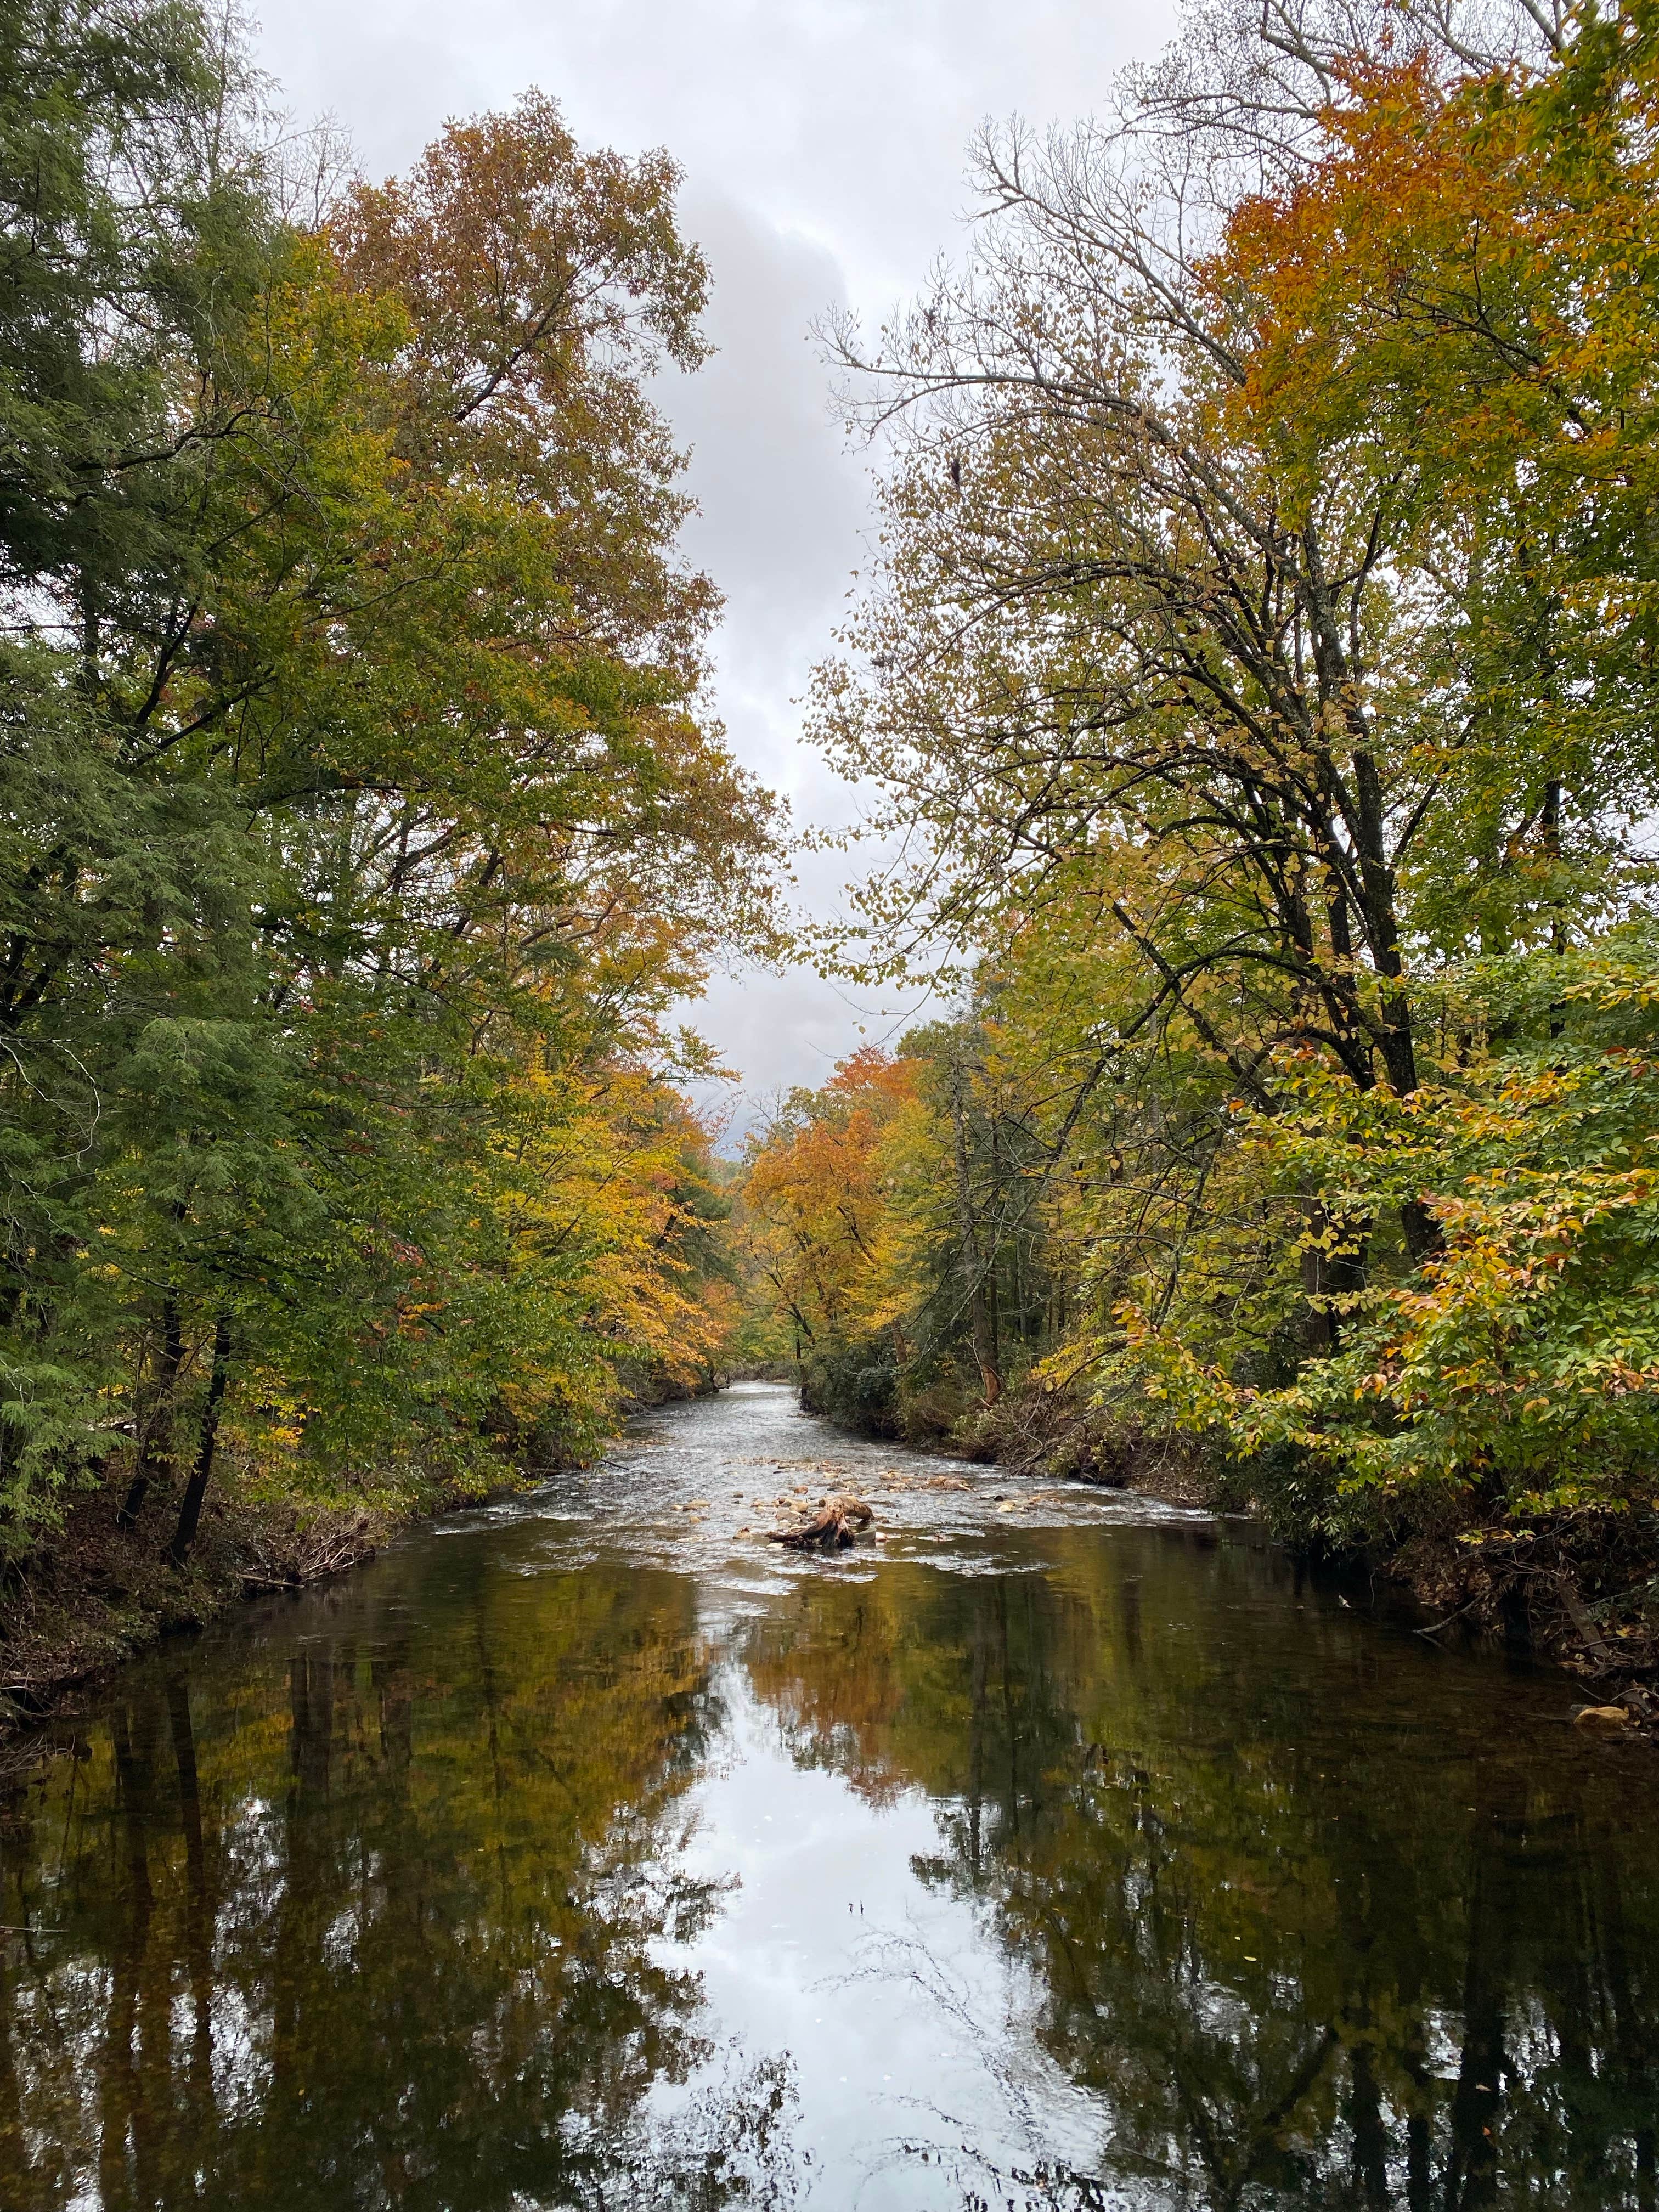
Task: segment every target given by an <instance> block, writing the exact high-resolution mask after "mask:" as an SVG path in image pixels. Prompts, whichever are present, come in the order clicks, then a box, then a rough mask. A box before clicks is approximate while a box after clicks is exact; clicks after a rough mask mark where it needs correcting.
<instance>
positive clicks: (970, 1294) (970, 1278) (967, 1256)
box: [951, 1061, 1002, 1406]
mask: <svg viewBox="0 0 1659 2212" xmlns="http://www.w3.org/2000/svg"><path fill="white" fill-rule="evenodd" d="M951 1126H952V1128H953V1129H954V1131H955V1135H956V1164H957V1248H958V1255H957V1256H958V1261H959V1263H960V1266H961V1269H962V1279H963V1290H964V1291H965V1293H966V1296H967V1300H968V1328H969V1336H970V1337H971V1339H972V1342H973V1346H974V1364H975V1366H976V1367H977V1368H978V1369H979V1382H980V1388H981V1390H982V1391H983V1392H984V1393H985V1402H986V1404H987V1406H994V1405H995V1403H996V1401H997V1400H998V1399H999V1398H1000V1396H1001V1395H1002V1376H1001V1373H1000V1370H999V1369H998V1366H997V1340H996V1316H995V1314H994V1310H993V1309H992V1306H991V1304H990V1301H989V1300H988V1299H987V1297H986V1284H985V1270H984V1268H983V1267H981V1264H980V1256H979V1237H978V1234H977V1231H976V1229H975V1222H974V1193H973V1185H972V1182H970V1180H969V1174H968V1106H967V1101H966V1098H965V1097H964V1095H963V1079H962V1067H961V1063H960V1062H959V1061H958V1062H957V1063H956V1064H955V1065H954V1066H952V1068H951Z"/></svg>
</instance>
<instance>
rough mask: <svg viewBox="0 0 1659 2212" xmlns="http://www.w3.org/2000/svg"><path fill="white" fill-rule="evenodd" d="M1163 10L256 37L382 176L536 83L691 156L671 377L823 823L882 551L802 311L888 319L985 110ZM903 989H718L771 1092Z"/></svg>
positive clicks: (938, 240)
mask: <svg viewBox="0 0 1659 2212" xmlns="http://www.w3.org/2000/svg"><path fill="white" fill-rule="evenodd" d="M1170 24H1171V10H1170V6H1169V5H1168V4H1167V0H1109V4H1108V5H1106V6H1101V5H1098V4H1091V0H579V4H576V5H568V4H567V5H564V6H559V5H556V4H550V0H465V4H457V0H266V4H265V10H264V24H263V29H262V32H261V36H260V44H261V48H262V52H263V56H264V62H265V64H266V66H267V67H268V68H269V69H270V71H271V72H272V74H273V75H274V76H276V77H277V78H278V79H279V80H280V82H281V83H282V85H283V88H284V90H285V94H286V99H287V101H288V103H289V104H291V106H293V108H294V110H295V114H296V116H297V117H298V118H299V119H301V120H304V121H309V120H311V119H313V118H314V117H316V116H318V115H319V114H322V113H325V112H327V113H331V114H332V115H334V116H335V117H337V119H338V120H339V122H340V123H341V124H342V125H343V126H344V127H345V129H346V131H348V133H349V136H350V137H351V139H352V141H353V143H354V144H355V145H356V149H357V150H358V153H359V155H360V156H361V159H362V163H363V166H364V167H365V168H366V169H367V170H368V173H370V174H371V175H375V176H380V175H385V174H388V173H391V172H392V171H394V170H398V169H402V168H404V167H407V166H408V164H409V163H410V161H411V160H412V159H413V158H414V156H415V155H416V154H417V153H418V152H419V150H420V149H421V148H422V146H423V145H424V144H425V143H427V141H428V139H429V138H431V137H433V136H434V135H435V132H436V131H437V130H438V129H439V127H440V126H441V124H442V123H443V122H444V121H445V120H446V118H448V117H450V116H457V115H465V114H469V113H472V112H476V111H477V110H478V109H480V108H485V107H492V106H503V105H505V104H507V103H508V102H510V101H511V100H512V99H513V96H514V95H515V94H517V93H519V92H520V91H522V90H523V89H524V88H526V86H528V85H532V84H533V85H538V86H539V87H540V88H541V89H542V90H543V91H544V92H547V93H550V94H553V95H554V96H555V97H556V99H557V100H560V101H561V102H562V106H563V107H564V111H565V116H566V119H567V121H568V123H569V124H570V125H571V127H572V128H573V130H574V131H575V132H576V134H577V136H578V137H579V138H580V139H581V140H582V141H583V142H584V143H588V144H606V145H611V146H615V147H617V148H619V149H622V150H623V151H625V152H629V153H636V152H638V151H640V150H641V149H644V148H646V147H649V146H659V145H661V146H666V147H667V148H669V149H670V150H671V152H672V153H673V154H674V155H675V156H676V157H677V158H678V161H680V162H681V163H682V164H683V166H684V169H685V172H686V183H685V188H684V197H683V203H682V205H683V212H684V226H685V228H686V229H687V231H688V232H689V233H690V235H691V236H693V237H694V238H696V240H698V242H699V244H700V245H701V246H702V248H703V250H704V252H706V253H707V255H708V260H709V264H710V266H711V269H712V271H713V277H714V288H713V297H712V301H711V305H710V311H709V314H708V325H707V327H708V336H709V337H710V338H711V339H712V341H713V343H714V345H715V346H716V347H717V348H718V349H719V350H718V352H717V353H716V355H715V356H714V360H713V361H712V362H709V364H708V367H707V368H704V369H702V371H700V372H699V374H697V375H696V376H695V377H692V378H681V377H678V376H671V377H670V378H669V379H667V380H666V381H665V383H664V385H663V386H661V387H660V390H659V397H660V398H662V400H663V401H664V402H665V404H666V406H667V408H668V410H669V412H670V413H671V416H672V418H673V420H674V422H675V423H676V425H677V426H678V429H679V432H680V434H681V435H682V437H683V439H684V441H685V442H686V443H688V444H689V445H690V447H691V448H692V462H691V489H692V490H693V491H694V492H695V494H696V498H697V500H698V502H699V506H700V508H701V512H700V513H699V514H698V515H697V517H696V520H694V522H693V523H692V524H691V525H690V527H689V529H688V531H687V533H686V541H685V544H686V550H687V552H688V554H689V555H690V557H691V558H692V559H693V560H694V561H696V562H697V563H698V564H699V565H700V566H701V567H702V568H706V569H707V570H708V572H709V574H711V575H712V576H713V577H714V580H715V581H716V582H717V583H718V584H719V585H720V588H721V589H722V591H723V592H725V594H726V619H725V623H724V625H723V628H722V630H721V633H720V639H719V641H718V644H717V647H716V663H717V668H716V687H717V702H718V707H719V711H720V715H721V717H722V719H723V720H724V721H725V723H726V728H727V732H728V734H729V737H730V740H731V743H732V745H733V747H734V749H735V750H737V752H738V755H739V757H741V758H742V759H743V760H744V762H745V763H747V764H748V765H749V766H750V767H751V768H752V769H755V770H756V771H757V773H758V774H759V775H761V776H762V777H763V779H764V780H765V781H767V782H768V783H769V784H770V785H771V786H772V787H774V788H775V789H777V790H781V791H783V792H784V793H787V795H788V797H789V799H790V801H791V804H792V805H793V808H794V811H795V814H796V817H797V819H798V820H799V821H802V822H805V823H814V822H823V821H825V820H835V821H841V820H843V819H845V818H846V816H847V813H848V803H849V802H848V794H847V793H846V792H845V790H844V788H843V787H841V786H839V785H837V784H836V782H835V781H834V779H833V778H831V777H829V775H827V774H826V773H825V771H824V770H823V767H822V766H821V764H819V763H817V761H816V760H815V758H814V757H813V756H812V754H811V752H810V750H808V749H807V748H806V747H805V746H804V745H803V744H801V743H800V742H799V725H800V714H799V708H798V706H797V705H796V704H795V702H796V701H798V700H799V697H800V696H801V695H802V693H803V691H804V690H805V684H806V680H807V675H808V671H810V669H811V665H812V663H813V662H814V660H816V659H817V658H819V656H820V655H821V654H822V653H823V652H824V650H825V648H826V647H827V646H828V644H829V634H830V631H831V629H833V627H834V625H835V623H836V621H837V619H838V618H839V616H840V614H841V611H842V606H843V604H844V600H845V596H846V593H847V591H848V585H849V582H850V579H851V575H852V572H853V570H854V568H856V567H857V566H858V565H859V563H860V558H861V555H862V535H861V533H862V532H863V530H864V527H865V520H866V461H865V459H864V457H863V456H862V455H861V454H860V453H859V452H858V451H857V450H856V449H855V448H850V447H848V445H847V443H846V441H845V440H844V439H843V436H842V433H841V431H840V429H839V428H837V427H836V424H835V423H834V422H833V421H832V419H831V417H830V414H829V408H828V405H827V399H828V391H829V377H828V374H827V373H826V371H825V369H824V368H823V365H822V363H821V362H820V361H819V360H818V358H817V352H816V349H815V348H814V347H813V345H812V344H811V342H810V340H809V338H808V335H807V331H808V325H809V324H811V322H812V320H813V319H815V318H816V317H817V316H820V315H822V314H823V313H824V312H825V311H826V310H827V309H829V308H831V307H841V306H850V307H853V308H854V310H855V311H856V312H857V313H858V314H859V315H860V317H861V319H863V321H864V323H865V326H866V329H873V328H874V326H875V325H877V324H878V323H879V321H880V320H881V319H882V318H883V316H884V314H885V313H888V312H889V311H890V308H891V307H893V306H894V305H895V303H896V301H899V300H901V299H902V298H903V297H904V296H906V295H908V293H910V292H911V291H913V290H914V289H915V288H916V287H917V286H918V285H919V283H921V280H922V278H923V276H925V275H926V272H927V269H928V267H929V265H930V264H932V263H933V261H934V260H935V259H936V258H938V257H939V255H940V254H941V253H944V254H947V255H954V254H955V253H957V252H958V251H959V249H960V245H961V240H962V235H963V233H962V220H961V218H962V213H963V208H964V206H965V204H966V195H965V191H964V186H963V156H964V150H965V149H966V146H967V143H968V141H969V137H970V136H971V135H972V133H973V131H975V128H976V126H977V125H979V124H980V123H981V121H982V120H983V119H984V118H986V117H987V116H993V117H996V118H1006V117H1007V116H1009V115H1012V114H1015V113H1018V114H1020V115H1023V116H1024V117H1025V118H1027V119H1028V120H1029V121H1030V122H1033V123H1036V124H1042V123H1047V122H1048V121H1050V120H1060V121H1069V120H1071V119H1072V118H1074V117H1077V116H1079V115H1081V114H1084V113H1086V112H1089V110H1090V109H1091V108H1093V107H1096V106H1100V105H1102V104H1103V100H1104V97H1105V94H1106V90H1107V88H1108V85H1109V80H1110V78H1111V76H1112V74H1113V72H1114V71H1115V70H1116V69H1118V68H1119V67H1120V66H1121V64H1123V63H1124V62H1126V61H1128V60H1132V59H1137V58H1145V57H1149V56H1150V55H1151V54H1152V53H1153V52H1156V50H1157V49H1158V46H1160V45H1161V44H1162V43H1163V41H1164V39H1165V38H1166V37H1167V36H1168V34H1169V31H1170ZM825 866H826V864H822V863H821V864H819V866H817V868H815V869H814V870H813V871H812V872H811V874H810V875H809V876H808V877H806V878H805V892H806V894H807V896H809V898H810V899H811V902H813V903H814V904H815V905H817V907H819V908H823V906H824V905H825V904H826V903H827V902H830V901H832V900H833V899H834V897H835V896H836V886H837V884H838V881H839V878H840V876H841V875H842V874H844V873H845V872H846V871H845V867H844V866H841V867H836V868H830V869H829V872H825ZM914 1005H915V1002H914V1001H912V1002H911V1006H913V1007H914ZM904 1011H905V1009H904V1008H903V1007H902V1006H900V1005H898V1004H896V1003H881V1002H878V1001H875V1000H870V999H868V998H861V997H860V996H859V995H858V994H854V993H849V992H848V991H847V990H846V989H845V988H844V987H838V986H833V985H830V984H828V983H825V982H823V981H819V980H818V979H817V978H816V977H813V976H811V975H806V974H802V973H795V974H792V975H787V976H783V977H772V976H757V975H744V976H738V977H731V978H722V979H718V980H717V981H716V982H715V983H714V987H712V989H711V991H710V993H709V996H708V1000H707V1002H706V1003H705V1004H704V1006H702V1007H701V1008H700V1009H699V1010H698V1011H697V1014H696V1021H697V1025H698V1026H699V1027H700V1028H701V1029H702V1030H703V1032H704V1034H705V1035H706V1036H708V1037H709V1039H710V1040H711V1042H714V1044H715V1045H716V1046H717V1047H718V1048H720V1051H721V1052H722V1054H724V1056H725V1057H726V1060H728V1062H729V1063H730V1064H731V1065H732V1066H734V1067H736V1068H738V1069H739V1070H740V1071H741V1073H742V1079H743V1090H744V1093H745V1094H746V1096H747V1098H748V1100H749V1101H750V1102H752V1101H753V1100H755V1099H757V1098H760V1097H764V1096H766V1095H767V1094H769V1093H770V1092H772V1091H775V1090H776V1089H777V1088H779V1087H780V1086H783V1085H790V1084H795V1083H809V1084H815V1083H817V1082H819V1081H821V1080H822V1079H823V1076H824V1075H826V1074H827V1073H829V1069H830V1067H831V1066H833V1064H834V1062H835V1061H836V1060H838V1059H840V1058H842V1056H843V1055H844V1054H846V1053H848V1052H849V1051H851V1050H852V1049H853V1048H854V1047H855V1046H856V1045H857V1044H858V1043H859V1042H860V1023H862V1024H863V1027H864V1032H865V1034H866V1035H867V1036H870V1037H872V1038H879V1037H884V1036H886V1035H888V1034H889V1032H890V1030H891V1029H892V1028H893V1026H894V1025H895V1022H896V1019H897V1018H900V1017H902V1012H904Z"/></svg>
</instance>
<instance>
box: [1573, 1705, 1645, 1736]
mask: <svg viewBox="0 0 1659 2212" xmlns="http://www.w3.org/2000/svg"><path fill="white" fill-rule="evenodd" d="M1572 1724H1573V1726H1574V1727H1575V1728H1581V1729H1586V1730H1588V1731H1589V1734H1591V1735H1618V1733H1619V1731H1620V1729H1627V1728H1629V1727H1631V1726H1632V1719H1631V1716H1630V1714H1629V1713H1627V1712H1626V1711H1625V1708H1624V1707H1623V1706H1622V1705H1580V1707H1579V1708H1578V1710H1577V1712H1576V1713H1575V1714H1574V1715H1573V1717H1572Z"/></svg>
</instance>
